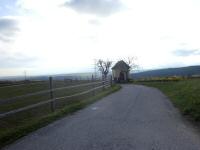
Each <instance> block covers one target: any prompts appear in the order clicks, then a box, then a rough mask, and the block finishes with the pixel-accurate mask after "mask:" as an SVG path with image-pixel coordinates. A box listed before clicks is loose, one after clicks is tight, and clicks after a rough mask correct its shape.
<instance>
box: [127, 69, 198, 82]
mask: <svg viewBox="0 0 200 150" xmlns="http://www.w3.org/2000/svg"><path fill="white" fill-rule="evenodd" d="M192 75H200V66H189V67H181V68H166V69H157V70H150V71H144V72H139V73H132V74H131V77H132V78H136V79H138V78H149V77H169V76H192Z"/></svg>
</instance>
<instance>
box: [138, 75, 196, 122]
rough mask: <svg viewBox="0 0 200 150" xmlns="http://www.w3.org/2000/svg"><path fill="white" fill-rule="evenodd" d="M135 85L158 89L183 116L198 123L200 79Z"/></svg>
mask: <svg viewBox="0 0 200 150" xmlns="http://www.w3.org/2000/svg"><path fill="white" fill-rule="evenodd" d="M136 83H137V84H143V85H147V86H151V87H156V88H158V89H160V90H161V91H162V92H163V93H165V94H166V95H167V96H168V97H169V98H170V99H171V101H172V102H173V104H174V105H175V106H176V107H177V108H179V109H180V111H181V112H182V113H183V114H184V115H189V116H190V117H191V118H192V119H194V120H195V121H200V79H187V80H181V81H176V82H175V81H170V82H154V81H152V82H150V81H148V82H136Z"/></svg>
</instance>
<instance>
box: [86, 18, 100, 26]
mask: <svg viewBox="0 0 200 150" xmlns="http://www.w3.org/2000/svg"><path fill="white" fill-rule="evenodd" d="M88 23H89V24H92V25H100V24H101V22H100V21H99V20H97V19H91V20H89V21H88Z"/></svg>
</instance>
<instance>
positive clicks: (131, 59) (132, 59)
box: [124, 57, 138, 71]
mask: <svg viewBox="0 0 200 150" xmlns="http://www.w3.org/2000/svg"><path fill="white" fill-rule="evenodd" d="M136 60H137V58H136V57H128V58H127V59H124V61H125V62H126V63H127V64H128V65H129V66H130V71H131V70H133V69H137V68H138V65H137V64H136Z"/></svg>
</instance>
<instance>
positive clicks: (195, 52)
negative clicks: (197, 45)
mask: <svg viewBox="0 0 200 150" xmlns="http://www.w3.org/2000/svg"><path fill="white" fill-rule="evenodd" d="M173 53H174V55H176V56H183V57H186V56H192V55H200V50H199V49H190V50H189V49H178V50H175V51H174V52H173Z"/></svg>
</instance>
